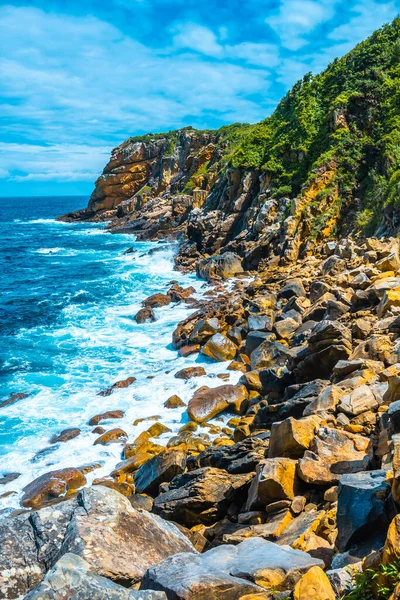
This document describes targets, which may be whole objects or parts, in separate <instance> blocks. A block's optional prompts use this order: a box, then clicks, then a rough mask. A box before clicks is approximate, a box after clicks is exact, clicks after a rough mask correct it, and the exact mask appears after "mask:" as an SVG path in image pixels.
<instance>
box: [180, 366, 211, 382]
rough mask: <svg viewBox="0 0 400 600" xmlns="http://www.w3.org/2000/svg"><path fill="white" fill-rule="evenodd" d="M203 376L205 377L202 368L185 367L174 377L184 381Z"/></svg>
mask: <svg viewBox="0 0 400 600" xmlns="http://www.w3.org/2000/svg"><path fill="white" fill-rule="evenodd" d="M203 375H206V371H205V369H204V367H186V368H184V369H181V370H180V371H178V372H177V373H175V375H174V377H175V378H176V379H183V380H185V381H186V380H187V379H191V378H192V377H202V376H203Z"/></svg>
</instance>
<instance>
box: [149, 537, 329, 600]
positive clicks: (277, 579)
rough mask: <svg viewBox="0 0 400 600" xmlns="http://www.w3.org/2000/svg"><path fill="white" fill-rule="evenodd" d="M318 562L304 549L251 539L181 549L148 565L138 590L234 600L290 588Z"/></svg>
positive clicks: (183, 598)
mask: <svg viewBox="0 0 400 600" xmlns="http://www.w3.org/2000/svg"><path fill="white" fill-rule="evenodd" d="M315 565H317V566H321V567H322V566H323V563H322V561H320V560H318V559H315V558H312V557H311V556H310V555H309V554H307V553H306V552H302V551H301V550H293V549H292V548H290V547H288V546H278V545H277V544H274V543H273V542H269V541H267V540H264V539H261V538H257V537H253V538H249V539H247V540H244V541H243V542H241V543H240V544H238V545H237V546H232V545H225V546H218V547H216V548H213V549H212V550H209V551H208V552H205V553H204V554H201V555H199V554H197V555H194V556H193V555H192V554H186V553H181V554H177V555H175V556H172V557H170V558H168V559H166V560H164V561H163V562H161V563H160V564H158V565H155V566H154V567H151V568H150V569H149V570H148V571H147V573H146V575H145V577H144V579H143V581H142V586H141V587H142V589H153V590H164V591H165V592H166V593H167V596H168V599H169V600H189V599H190V600H203V599H205V598H207V600H213V599H215V600H217V599H218V600H236V599H237V598H241V597H242V596H244V595H245V594H250V593H257V592H258V593H261V592H263V591H264V592H265V589H262V587H260V586H259V585H258V584H260V585H262V586H263V587H264V588H267V589H268V587H273V588H274V589H275V590H291V589H293V587H294V585H295V583H296V582H297V580H298V579H299V578H300V577H301V575H302V574H304V573H306V572H307V571H308V570H309V569H310V568H311V567H313V566H315Z"/></svg>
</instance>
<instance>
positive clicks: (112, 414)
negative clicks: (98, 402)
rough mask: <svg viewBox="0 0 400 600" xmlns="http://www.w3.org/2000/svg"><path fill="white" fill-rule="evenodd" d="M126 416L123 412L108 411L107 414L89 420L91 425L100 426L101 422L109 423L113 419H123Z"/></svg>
mask: <svg viewBox="0 0 400 600" xmlns="http://www.w3.org/2000/svg"><path fill="white" fill-rule="evenodd" d="M124 414H125V413H124V411H122V410H108V411H107V412H104V413H100V414H98V415H94V417H91V419H89V425H98V424H99V423H101V421H108V420H111V419H122V417H123V416H124Z"/></svg>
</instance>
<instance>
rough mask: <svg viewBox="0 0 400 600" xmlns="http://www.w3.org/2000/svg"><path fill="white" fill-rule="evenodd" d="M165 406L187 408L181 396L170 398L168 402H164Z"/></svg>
mask: <svg viewBox="0 0 400 600" xmlns="http://www.w3.org/2000/svg"><path fill="white" fill-rule="evenodd" d="M164 406H165V408H179V407H181V406H186V404H185V403H184V401H183V400H182V399H181V398H179V396H177V395H176V394H174V395H173V396H170V397H169V398H168V400H166V401H165V402H164Z"/></svg>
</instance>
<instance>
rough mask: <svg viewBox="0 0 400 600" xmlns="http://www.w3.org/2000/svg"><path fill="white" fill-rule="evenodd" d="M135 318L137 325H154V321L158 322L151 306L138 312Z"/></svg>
mask: <svg viewBox="0 0 400 600" xmlns="http://www.w3.org/2000/svg"><path fill="white" fill-rule="evenodd" d="M133 318H134V319H135V321H136V323H147V322H148V321H149V322H150V323H154V321H156V315H155V314H154V311H153V309H152V308H151V307H150V306H146V307H145V308H141V309H140V310H138V312H137V313H136V315H135V316H134V317H133Z"/></svg>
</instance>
